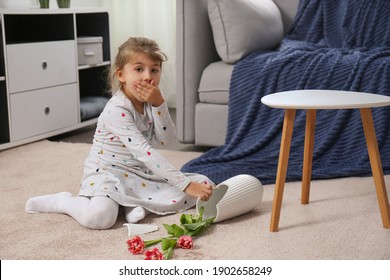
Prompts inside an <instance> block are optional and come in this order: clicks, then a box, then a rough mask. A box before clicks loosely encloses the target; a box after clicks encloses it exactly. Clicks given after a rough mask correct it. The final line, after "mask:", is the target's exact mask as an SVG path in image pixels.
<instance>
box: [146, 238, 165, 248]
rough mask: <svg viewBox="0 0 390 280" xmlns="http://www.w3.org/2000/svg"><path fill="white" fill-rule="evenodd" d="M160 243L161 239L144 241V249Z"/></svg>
mask: <svg viewBox="0 0 390 280" xmlns="http://www.w3.org/2000/svg"><path fill="white" fill-rule="evenodd" d="M161 241H162V238H160V239H153V240H147V241H144V242H145V247H150V246H152V245H155V244H157V243H160V242H161Z"/></svg>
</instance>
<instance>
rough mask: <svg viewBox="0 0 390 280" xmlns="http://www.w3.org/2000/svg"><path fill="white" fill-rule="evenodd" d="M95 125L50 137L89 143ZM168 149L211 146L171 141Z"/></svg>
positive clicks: (199, 149) (174, 111)
mask: <svg viewBox="0 0 390 280" xmlns="http://www.w3.org/2000/svg"><path fill="white" fill-rule="evenodd" d="M170 114H171V117H172V120H173V121H174V123H175V122H176V110H175V109H170ZM95 127H96V126H95V125H91V126H88V127H84V128H81V129H78V130H75V131H71V132H68V133H65V134H61V135H57V136H54V137H51V138H49V140H50V141H62V142H71V143H87V144H91V143H92V140H93V135H94V133H95ZM153 146H155V147H156V148H160V149H161V146H158V145H156V144H155V143H153ZM164 149H166V150H173V151H196V152H205V151H207V150H209V149H210V147H199V146H195V145H193V144H184V143H181V142H179V141H175V142H174V143H170V144H168V145H166V146H165V147H164Z"/></svg>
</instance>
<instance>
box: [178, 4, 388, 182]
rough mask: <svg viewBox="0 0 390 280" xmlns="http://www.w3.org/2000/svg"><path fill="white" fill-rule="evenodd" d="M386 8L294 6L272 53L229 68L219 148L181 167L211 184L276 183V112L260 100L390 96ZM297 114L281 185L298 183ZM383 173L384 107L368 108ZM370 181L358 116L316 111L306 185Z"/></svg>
mask: <svg viewBox="0 0 390 280" xmlns="http://www.w3.org/2000/svg"><path fill="white" fill-rule="evenodd" d="M389 17H390V0H338V1H329V0H322V1H321V0H301V2H300V4H299V7H298V12H297V15H296V18H295V20H294V23H293V25H292V27H291V28H290V30H289V32H288V33H287V35H286V36H285V38H284V39H283V41H282V42H281V44H280V47H279V48H278V49H277V50H276V51H258V52H254V53H252V54H250V55H248V56H247V57H246V58H244V59H242V60H241V61H239V62H237V63H236V65H235V66H234V70H233V74H232V79H231V84H230V97H229V98H230V99H229V116H228V129H227V136H226V140H225V144H224V145H222V146H220V147H216V148H214V149H211V150H209V151H208V152H206V153H204V154H203V155H202V156H200V157H199V158H197V159H194V160H192V161H190V162H188V163H187V164H186V165H184V166H183V168H182V171H185V172H196V173H201V174H205V175H207V176H208V177H209V178H210V179H211V180H213V181H214V182H215V183H219V182H221V181H223V180H226V179H227V178H230V177H232V176H235V175H238V174H251V175H253V176H255V177H257V178H258V179H259V180H260V181H262V183H263V184H271V183H274V182H275V178H276V170H277V165H278V156H279V147H280V140H281V131H282V123H283V114H284V112H283V110H281V109H272V108H268V107H267V106H265V105H263V104H261V101H260V100H261V98H262V97H263V96H264V95H267V94H271V93H275V92H280V91H286V90H295V89H331V90H346V91H359V92H369V93H377V94H383V95H390V20H389ZM305 116H306V112H305V111H304V110H298V111H297V115H296V119H295V126H294V132H293V139H292V144H291V151H290V160H289V166H288V171H287V181H295V180H301V176H302V162H303V143H304V130H305V121H306V120H305ZM373 117H374V123H375V128H376V134H377V139H378V145H379V150H380V155H381V159H382V165H383V169H384V173H385V174H390V107H383V108H374V109H373ZM368 175H371V167H370V163H369V158H368V153H367V148H366V142H365V137H364V132H363V128H362V123H361V117H360V112H359V110H319V111H318V112H317V123H316V131H315V143H314V155H313V170H312V178H313V179H328V178H337V177H346V176H368Z"/></svg>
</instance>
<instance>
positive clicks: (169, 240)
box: [161, 238, 177, 251]
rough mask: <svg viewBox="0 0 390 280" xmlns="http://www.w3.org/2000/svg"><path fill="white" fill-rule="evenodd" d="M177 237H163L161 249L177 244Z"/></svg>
mask: <svg viewBox="0 0 390 280" xmlns="http://www.w3.org/2000/svg"><path fill="white" fill-rule="evenodd" d="M176 240H177V239H176V238H163V239H162V241H161V249H163V250H164V251H166V250H168V249H169V248H174V247H175V246H176Z"/></svg>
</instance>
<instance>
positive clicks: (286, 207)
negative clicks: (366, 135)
mask: <svg viewBox="0 0 390 280" xmlns="http://www.w3.org/2000/svg"><path fill="white" fill-rule="evenodd" d="M89 148H90V145H88V144H72V143H57V142H49V141H41V142H37V143H33V144H29V145H25V146H21V147H18V148H13V149H9V150H6V151H1V152H0V178H1V182H0V199H1V204H0V207H1V208H0V209H1V219H0V223H1V224H0V259H2V260H4V259H16V260H18V259H75V260H78V259H103V260H105V259H138V260H139V259H142V257H140V256H133V255H132V254H130V253H129V252H128V251H127V247H126V240H127V229H126V228H125V227H123V226H122V224H123V223H124V222H125V221H124V217H123V211H122V212H120V216H119V217H118V221H117V223H116V224H115V226H114V227H113V228H112V229H110V230H102V231H98V230H89V229H85V228H83V227H81V226H80V225H78V224H77V222H75V221H74V220H73V219H71V218H70V217H68V216H66V215H61V214H27V213H25V212H24V204H25V201H26V200H27V198H29V197H31V196H35V195H42V194H49V193H55V192H59V191H64V190H66V191H70V192H72V193H74V194H77V193H78V188H79V183H80V178H81V175H82V172H83V161H84V158H85V157H86V155H87V153H88V151H89ZM162 153H163V155H164V156H166V157H167V158H168V159H169V160H170V161H171V162H172V163H173V164H174V165H175V166H176V167H180V166H181V165H182V164H183V163H185V162H186V161H188V160H190V159H191V158H194V157H196V156H198V155H199V153H196V152H177V151H162ZM386 184H387V186H388V188H387V189H388V192H389V193H390V190H389V186H390V176H386ZM273 189H274V186H273V185H267V186H265V187H264V197H263V202H262V203H261V204H260V206H259V207H258V208H257V209H255V211H253V212H251V213H248V214H246V215H243V216H240V217H237V218H234V219H230V220H227V221H224V222H221V223H217V224H214V225H212V226H211V227H210V228H209V229H208V231H207V232H206V233H205V234H204V235H202V236H200V237H199V238H198V239H195V247H194V249H193V250H183V249H177V250H175V251H174V255H173V258H174V259H241V260H247V259H270V260H271V259H297V260H300V259H339V260H340V259H374V260H380V259H385V260H389V259H390V229H384V228H383V227H382V223H381V218H380V214H379V208H378V204H377V199H376V194H375V188H374V185H373V180H372V178H370V177H369V178H345V179H336V180H327V181H314V182H313V183H312V192H311V203H310V204H309V205H305V206H303V205H300V201H299V200H300V184H299V182H297V183H288V184H286V187H285V193H284V201H283V207H282V213H281V220H280V231H279V232H278V233H271V232H269V230H268V227H269V221H270V212H271V206H272V197H273ZM189 212H190V213H191V212H193V213H194V212H195V211H194V209H191V210H190V211H189ZM179 216H180V214H175V215H169V216H156V215H151V216H148V217H147V218H146V219H145V220H144V221H143V222H144V223H153V224H156V225H158V226H159V227H160V230H159V231H158V232H154V233H150V234H148V235H146V236H144V238H145V239H154V238H158V237H162V236H165V234H166V232H165V229H164V228H163V227H162V224H163V223H168V224H171V223H177V222H178V219H179Z"/></svg>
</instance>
